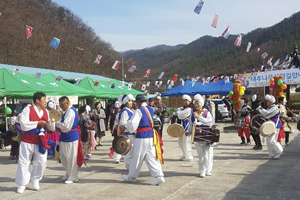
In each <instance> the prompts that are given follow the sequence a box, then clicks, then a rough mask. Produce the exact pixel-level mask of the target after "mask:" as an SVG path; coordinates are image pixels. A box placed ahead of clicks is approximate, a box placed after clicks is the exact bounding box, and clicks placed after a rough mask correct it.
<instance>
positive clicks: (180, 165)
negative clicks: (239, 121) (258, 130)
mask: <svg viewBox="0 0 300 200" xmlns="http://www.w3.org/2000/svg"><path fill="white" fill-rule="evenodd" d="M225 125H226V126H228V125H232V124H230V123H227V124H221V123H219V127H224V126H225ZM293 125H294V126H295V124H293ZM107 135H109V134H108V133H107ZM299 138H300V136H299V135H291V143H290V145H289V146H287V147H284V154H283V155H282V157H281V158H280V159H279V160H266V159H263V157H265V156H267V150H266V147H265V145H264V149H263V150H260V151H258V150H252V146H253V145H251V146H250V145H240V144H239V143H240V139H239V138H238V137H237V133H233V132H231V133H223V134H222V135H221V144H220V145H219V147H217V148H215V150H214V151H215V152H214V167H213V176H211V177H206V178H204V179H203V178H199V170H198V164H197V161H198V158H197V153H196V150H195V149H193V155H194V157H195V160H194V161H193V162H183V161H179V160H178V159H179V157H180V156H181V152H180V149H179V147H178V144H177V140H176V139H175V138H171V137H169V136H168V135H167V134H166V133H164V143H165V146H164V150H165V154H164V158H165V165H164V166H163V171H164V174H165V179H166V182H165V183H163V184H162V185H160V186H152V185H150V183H151V182H152V181H153V180H154V179H153V178H152V177H151V176H150V174H149V171H148V169H147V167H146V164H144V165H143V167H142V170H141V173H140V177H139V178H138V181H137V183H135V184H130V183H125V182H124V181H123V180H122V178H121V174H126V173H127V170H125V167H124V162H121V163H120V164H113V160H112V159H111V158H109V157H108V153H109V148H110V146H111V140H112V137H111V136H106V137H105V138H104V146H102V147H101V148H100V149H98V150H96V151H95V152H94V153H93V156H92V160H90V161H89V163H88V166H89V167H87V168H86V167H83V168H82V169H80V174H79V175H80V181H79V182H78V183H76V184H70V185H66V184H63V181H61V178H62V176H63V175H64V170H63V168H62V166H61V165H60V164H59V163H57V162H56V161H55V160H53V159H52V158H49V159H48V166H47V170H46V172H45V175H44V178H43V180H42V181H41V182H40V187H41V189H40V191H38V192H37V191H34V190H33V189H32V185H31V184H29V185H28V187H27V189H26V190H25V192H24V194H21V195H20V194H17V193H16V185H15V183H14V179H15V172H16V168H17V164H16V163H15V162H14V161H11V160H9V159H8V155H9V151H8V150H0V199H1V200H2V199H5V200H9V199H30V200H35V199H55V200H58V199H121V200H125V199H155V200H158V199H172V200H173V199H178V200H182V199H204V200H206V199H214V200H218V199H224V200H235V199H236V200H240V199H255V200H260V199H261V200H266V199H272V200H273V199H276V200H277V199H287V200H291V199H300V184H299V180H300V152H299ZM193 148H194V147H193Z"/></svg>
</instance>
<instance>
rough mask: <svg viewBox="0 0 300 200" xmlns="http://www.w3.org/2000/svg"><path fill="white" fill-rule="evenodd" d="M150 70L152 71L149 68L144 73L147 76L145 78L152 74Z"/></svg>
mask: <svg viewBox="0 0 300 200" xmlns="http://www.w3.org/2000/svg"><path fill="white" fill-rule="evenodd" d="M150 72H151V69H147V71H146V72H145V74H144V77H145V78H148V77H149V75H150Z"/></svg>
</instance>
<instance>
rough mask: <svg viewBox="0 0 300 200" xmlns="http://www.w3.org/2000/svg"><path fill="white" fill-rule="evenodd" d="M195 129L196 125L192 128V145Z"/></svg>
mask: <svg viewBox="0 0 300 200" xmlns="http://www.w3.org/2000/svg"><path fill="white" fill-rule="evenodd" d="M195 129H196V124H194V125H193V128H192V144H194V137H195Z"/></svg>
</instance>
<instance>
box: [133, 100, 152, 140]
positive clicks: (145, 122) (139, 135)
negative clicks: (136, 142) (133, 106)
mask: <svg viewBox="0 0 300 200" xmlns="http://www.w3.org/2000/svg"><path fill="white" fill-rule="evenodd" d="M145 107H146V109H148V110H149V113H150V115H151V117H152V120H153V115H154V110H153V108H152V107H150V106H145ZM138 109H139V110H140V111H141V112H142V119H141V121H140V123H139V126H138V128H146V127H151V124H150V121H149V119H148V117H147V113H146V111H145V110H144V109H143V108H138ZM152 123H154V122H152ZM152 137H153V129H150V130H148V131H143V132H140V133H137V134H136V138H152Z"/></svg>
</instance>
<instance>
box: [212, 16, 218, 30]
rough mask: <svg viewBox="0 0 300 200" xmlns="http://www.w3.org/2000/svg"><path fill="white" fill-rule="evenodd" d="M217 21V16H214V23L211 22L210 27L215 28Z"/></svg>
mask: <svg viewBox="0 0 300 200" xmlns="http://www.w3.org/2000/svg"><path fill="white" fill-rule="evenodd" d="M218 19H219V16H218V15H215V18H214V21H213V22H212V24H211V26H212V27H214V28H217V25H218Z"/></svg>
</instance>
